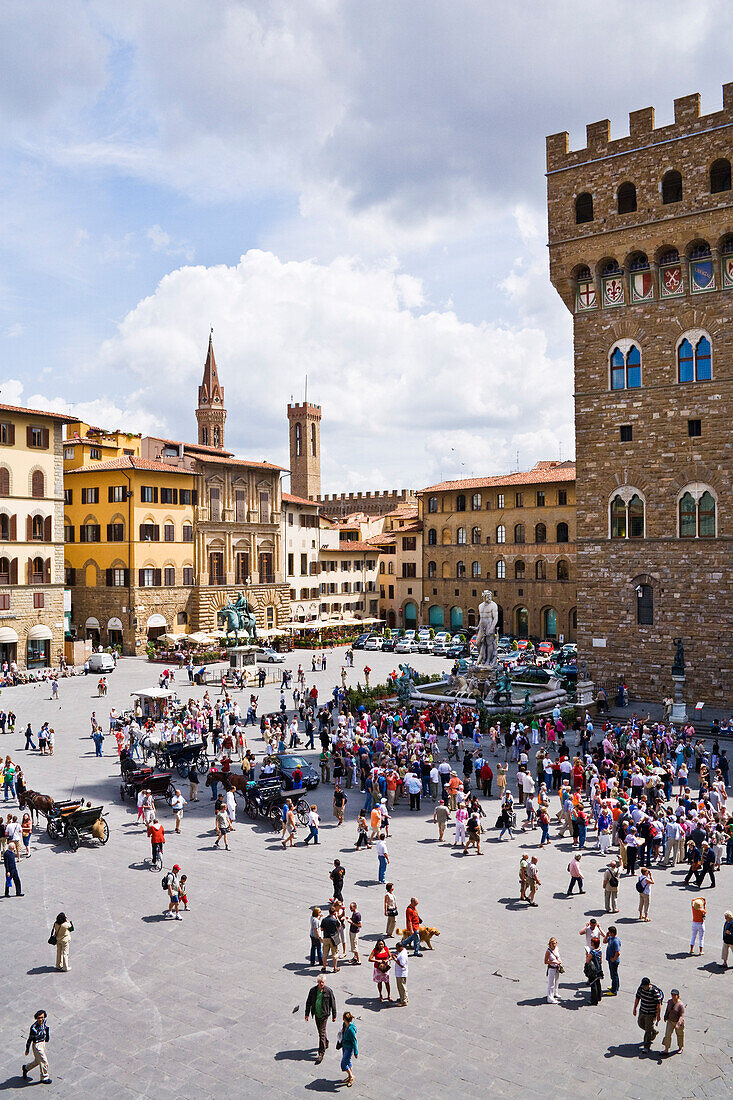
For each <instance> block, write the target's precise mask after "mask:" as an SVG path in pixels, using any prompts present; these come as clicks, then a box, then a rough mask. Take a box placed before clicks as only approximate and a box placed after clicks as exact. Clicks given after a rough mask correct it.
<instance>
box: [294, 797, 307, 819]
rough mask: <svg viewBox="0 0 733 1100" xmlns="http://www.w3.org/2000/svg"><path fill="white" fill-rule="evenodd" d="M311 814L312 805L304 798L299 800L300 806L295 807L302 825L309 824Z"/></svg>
mask: <svg viewBox="0 0 733 1100" xmlns="http://www.w3.org/2000/svg"><path fill="white" fill-rule="evenodd" d="M309 813H310V805H309V804H308V803H307V802H306V800H305V799H304V798H299V799H298V805H297V806H296V807H295V814H296V817H297V818H298V821H299V822H300V824H301V825H307V824H308V814H309Z"/></svg>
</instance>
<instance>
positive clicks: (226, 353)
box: [0, 0, 733, 491]
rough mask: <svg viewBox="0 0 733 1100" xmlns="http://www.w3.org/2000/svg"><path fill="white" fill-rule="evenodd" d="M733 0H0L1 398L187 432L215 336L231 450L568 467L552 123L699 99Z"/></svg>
mask: <svg viewBox="0 0 733 1100" xmlns="http://www.w3.org/2000/svg"><path fill="white" fill-rule="evenodd" d="M732 23H733V12H731V9H730V6H729V5H726V4H723V3H706V2H704V0H703V2H700V3H697V4H695V5H694V6H692V5H689V4H683V3H680V2H677V0H671V2H667V3H658V2H656V0H651V2H648V3H646V4H644V5H639V4H638V3H628V2H627V0H618V2H617V3H616V4H614V5H603V4H600V3H595V2H588V3H585V4H583V5H580V4H577V3H570V2H565V3H557V4H555V5H551V6H544V7H542V8H541V7H540V6H539V5H533V6H525V5H521V6H517V7H516V8H514V9H510V8H508V7H507V5H505V4H500V3H497V2H495V0H483V2H479V0H452V2H451V3H448V2H447V0H443V2H437V0H420V2H418V0H402V2H398V3H394V2H391V3H388V2H387V0H374V2H373V3H370V4H357V3H355V2H353V3H350V2H349V3H347V2H339V0H268V2H265V0H261V2H260V0H241V2H235V0H219V2H217V3H211V2H208V3H205V2H203V0H176V2H171V0H160V2H159V3H157V4H155V5H151V4H149V3H143V2H142V0H126V3H125V5H124V6H123V5H118V4H113V3H110V2H97V3H95V2H93V0H90V2H87V3H83V2H82V3H71V4H68V5H59V4H58V3H57V2H56V0H30V2H25V3H20V2H15V0H9V2H8V3H6V4H4V5H3V6H2V9H0V32H2V33H0V135H2V137H1V138H0V202H1V203H2V209H3V213H4V215H5V217H4V219H3V222H4V227H3V233H2V234H1V235H0V263H1V264H2V269H1V271H0V354H2V368H1V369H0V382H1V390H2V399H3V400H8V401H11V400H12V401H21V402H29V403H31V402H36V403H39V402H43V403H46V404H52V405H53V406H55V407H58V408H62V407H69V406H72V407H74V408H75V409H77V410H78V411H79V412H80V413H81V414H84V415H87V416H89V417H90V418H92V419H94V420H95V421H96V422H98V423H103V424H106V425H108V426H110V427H114V426H116V425H118V424H120V425H122V424H124V425H125V426H130V427H132V428H134V429H138V430H155V431H164V432H165V433H166V434H168V435H175V436H191V435H192V433H193V431H194V419H193V411H192V409H193V402H194V400H195V392H196V389H195V387H196V385H197V384H198V381H199V375H200V372H201V366H202V362H203V356H204V353H205V347H206V339H207V335H208V331H209V326H210V325H213V326H214V329H215V347H216V351H217V359H218V362H219V368H220V375H221V377H222V381H223V383H224V385H225V388H226V393H227V401H228V405H229V409H230V417H229V425H228V433H229V434H228V443H229V445H230V446H231V447H232V448H234V449H236V450H237V451H238V452H239V453H243V454H246V455H249V456H250V457H253V458H263V457H268V458H271V459H272V460H274V461H281V462H282V461H284V460H285V459H286V457H287V452H286V425H285V417H284V406H285V404H286V402H287V400H288V399H289V397H290V395H291V393H294V394H296V395H300V394H301V393H302V387H303V380H304V376H305V374H306V373H307V374H308V376H309V394H310V395H311V396H312V398H313V399H315V400H319V401H320V402H321V404H322V405H323V408H324V424H323V433H322V436H323V448H324V488H325V489H326V490H327V491H344V490H349V489H356V488H374V489H376V488H386V487H393V486H394V487H402V486H407V485H410V486H419V485H422V484H428V483H430V482H431V481H434V480H436V479H437V478H439V477H449V476H456V475H460V474H470V473H475V474H480V473H495V472H501V471H503V470H507V469H511V468H514V466H515V464H516V454H517V452H519V456H520V458H519V461H520V464H521V465H522V466H524V467H526V466H528V465H529V464H531V463H532V462H534V461H535V460H536V459H538V458H546V457H557V456H558V455H559V454H560V453H562V454H563V455H564V456H565V457H567V456H569V455H571V454H572V449H573V438H572V416H573V408H572V380H571V362H572V355H571V326H570V318H569V317H568V315H567V313H566V311H565V309H564V306H563V305H562V304H561V302H560V300H559V299H558V298H557V296H556V295H555V293H554V291H553V290H552V289H551V287H550V286H549V281H548V278H547V262H546V249H545V239H546V229H545V211H544V176H543V172H544V137H545V134H546V133H552V132H555V131H557V130H561V129H569V130H570V131H571V142H572V144H573V145H574V146H576V147H577V146H582V145H584V143H585V142H584V127H585V124H586V123H587V122H591V121H594V120H596V119H597V118H603V117H606V116H608V117H610V118H611V120H612V132H613V133H615V134H622V133H624V132H626V130H627V112H628V111H629V110H632V109H635V108H639V107H643V106H646V105H650V104H653V105H654V106H655V107H656V109H657V124H658V125H661V124H663V123H664V122H666V121H668V120H669V119H670V118H671V116H672V104H673V99H674V97H675V96H679V95H685V94H688V93H689V92H692V91H700V92H701V93H702V95H703V110H704V111H712V110H715V109H717V108H718V107H719V105H720V85H721V84H722V83H723V82H724V81H726V80H728V79H733V68H731V67H730V62H729V60H728V53H729V50H728V43H729V41H730V31H731V29H733V28H732V26H731V24H732Z"/></svg>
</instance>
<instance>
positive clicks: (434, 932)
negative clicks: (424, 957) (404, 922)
mask: <svg viewBox="0 0 733 1100" xmlns="http://www.w3.org/2000/svg"><path fill="white" fill-rule="evenodd" d="M397 931H398V933H399V935H400V938H401V939H403V940H405V939H407V937H408V936H411V935H412V932H411V931H410V929H409V928H402V929H399V928H398V929H397ZM439 935H440V932H439V931H438V929H437V928H428V927H426V926H425V925H424V924H421V925H420V943H424V944H425V946H426V947H427V949H428V951H433V950H434V948H433V944H432V939H433V936H439Z"/></svg>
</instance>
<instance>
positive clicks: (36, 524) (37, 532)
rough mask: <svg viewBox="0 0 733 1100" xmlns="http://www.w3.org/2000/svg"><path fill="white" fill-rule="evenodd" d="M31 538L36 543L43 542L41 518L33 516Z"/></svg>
mask: <svg viewBox="0 0 733 1100" xmlns="http://www.w3.org/2000/svg"><path fill="white" fill-rule="evenodd" d="M31 538H32V539H34V540H36V541H37V542H42V541H43V516H34V517H33V520H32V521H31Z"/></svg>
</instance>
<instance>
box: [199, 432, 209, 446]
mask: <svg viewBox="0 0 733 1100" xmlns="http://www.w3.org/2000/svg"><path fill="white" fill-rule="evenodd" d="M201 443H202V445H203V446H204V447H208V445H209V429H208V428H202V429H201Z"/></svg>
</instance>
